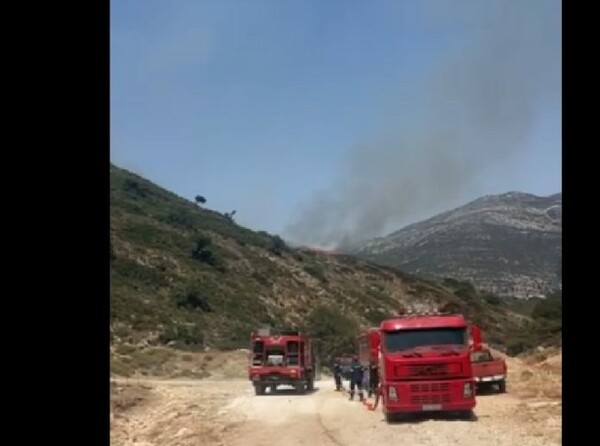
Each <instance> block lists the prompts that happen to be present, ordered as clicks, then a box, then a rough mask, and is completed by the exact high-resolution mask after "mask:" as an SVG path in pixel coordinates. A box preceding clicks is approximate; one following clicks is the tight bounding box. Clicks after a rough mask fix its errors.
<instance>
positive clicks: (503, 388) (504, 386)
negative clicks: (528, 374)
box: [498, 380, 506, 393]
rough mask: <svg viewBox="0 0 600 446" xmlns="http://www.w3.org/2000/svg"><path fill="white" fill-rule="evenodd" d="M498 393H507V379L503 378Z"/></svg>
mask: <svg viewBox="0 0 600 446" xmlns="http://www.w3.org/2000/svg"><path fill="white" fill-rule="evenodd" d="M498 393H506V381H505V380H502V381H500V382H499V383H498Z"/></svg>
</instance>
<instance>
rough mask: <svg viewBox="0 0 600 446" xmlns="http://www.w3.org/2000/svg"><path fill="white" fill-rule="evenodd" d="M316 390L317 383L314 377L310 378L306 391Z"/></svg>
mask: <svg viewBox="0 0 600 446" xmlns="http://www.w3.org/2000/svg"><path fill="white" fill-rule="evenodd" d="M314 388H315V382H314V380H313V378H312V377H310V378H308V380H307V381H306V390H308V391H312V390H314Z"/></svg>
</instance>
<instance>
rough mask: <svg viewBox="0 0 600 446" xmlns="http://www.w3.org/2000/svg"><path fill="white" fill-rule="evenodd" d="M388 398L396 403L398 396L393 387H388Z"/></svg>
mask: <svg viewBox="0 0 600 446" xmlns="http://www.w3.org/2000/svg"><path fill="white" fill-rule="evenodd" d="M388 397H389V398H390V399H391V400H393V401H398V394H397V393H396V388H395V387H388Z"/></svg>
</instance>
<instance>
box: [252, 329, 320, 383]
mask: <svg viewBox="0 0 600 446" xmlns="http://www.w3.org/2000/svg"><path fill="white" fill-rule="evenodd" d="M315 369H316V368H315V355H314V351H313V348H312V344H311V341H310V338H309V337H308V336H307V335H306V334H303V333H301V332H299V331H290V330H287V331H272V330H270V329H264V330H258V331H256V332H252V333H251V335H250V365H249V366H248V378H249V379H250V382H252V384H253V385H254V390H255V393H256V394H257V395H263V394H264V393H265V390H266V389H267V387H269V388H270V391H271V393H273V392H275V391H276V390H277V386H280V385H287V386H292V387H294V388H295V389H296V392H297V393H304V392H305V391H306V390H312V389H313V387H314V380H315Z"/></svg>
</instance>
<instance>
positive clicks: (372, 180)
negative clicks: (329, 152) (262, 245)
mask: <svg viewBox="0 0 600 446" xmlns="http://www.w3.org/2000/svg"><path fill="white" fill-rule="evenodd" d="M422 6H423V10H422V15H423V19H424V23H426V24H427V25H428V26H430V27H431V30H435V28H436V26H442V25H444V24H445V23H459V22H460V23H462V24H465V25H466V26H467V27H468V28H469V29H470V31H471V32H470V34H469V38H468V41H466V42H462V43H461V44H460V45H457V48H456V50H455V51H452V52H450V53H448V54H446V55H445V56H444V58H443V60H439V61H437V62H438V63H437V65H436V66H435V69H434V70H433V71H432V72H431V73H430V75H429V76H428V77H426V78H425V79H422V80H420V82H419V83H418V84H417V85H410V86H409V87H407V88H405V89H403V88H402V87H401V86H399V87H398V88H399V91H400V92H401V100H399V101H398V104H397V105H396V106H395V109H396V110H397V112H396V113H395V117H394V119H393V120H391V121H390V122H389V123H386V124H385V125H384V126H383V129H382V131H381V134H380V135H379V136H378V137H376V138H374V140H372V141H367V142H363V143H360V144H357V145H356V146H355V147H353V148H351V150H350V151H349V152H348V154H347V157H346V158H345V159H343V160H342V163H341V165H340V169H339V172H336V175H337V176H336V182H335V185H334V187H332V188H331V189H330V190H325V191H322V192H321V193H319V194H317V196H315V197H314V199H313V200H312V201H311V202H310V203H308V204H307V205H306V206H305V207H304V208H302V209H301V212H300V215H299V216H298V218H297V220H296V221H295V222H294V223H293V224H292V225H290V226H289V227H288V228H287V231H286V237H287V238H289V239H290V240H292V241H295V242H298V243H304V244H317V245H320V246H327V245H329V246H331V245H338V246H339V245H340V244H347V243H352V242H357V241H360V240H364V239H368V238H372V237H376V236H380V235H382V231H384V230H386V229H387V228H388V227H389V225H390V224H399V223H401V222H404V221H407V220H408V219H410V218H411V217H413V216H415V215H421V214H423V213H424V212H428V211H431V210H432V209H438V208H439V207H440V206H441V205H443V204H444V203H446V202H448V201H451V200H454V199H457V198H458V197H460V196H461V194H462V193H463V192H464V191H465V189H466V188H467V187H469V186H470V184H471V183H472V181H473V180H474V179H475V178H476V176H477V175H478V173H479V172H481V171H482V169H485V168H489V167H493V166H495V165H499V164H501V163H502V162H505V161H507V160H508V159H509V158H510V157H511V156H513V155H514V154H515V153H516V152H517V151H518V150H519V149H521V148H522V147H523V145H524V144H525V143H527V140H528V138H529V137H530V135H531V131H532V126H533V124H534V120H535V118H536V116H537V114H538V113H540V111H542V110H543V107H544V106H545V104H544V101H546V100H548V98H549V97H552V95H554V98H555V99H556V98H560V83H561V78H560V68H561V28H560V27H561V17H560V14H561V13H560V2H559V1H558V0H540V1H536V0H502V1H491V0H474V1H467V0H464V1H463V0H448V1H423V3H422Z"/></svg>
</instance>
